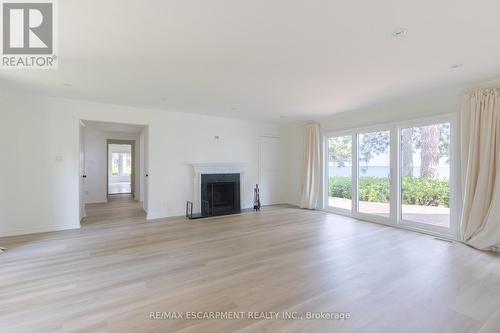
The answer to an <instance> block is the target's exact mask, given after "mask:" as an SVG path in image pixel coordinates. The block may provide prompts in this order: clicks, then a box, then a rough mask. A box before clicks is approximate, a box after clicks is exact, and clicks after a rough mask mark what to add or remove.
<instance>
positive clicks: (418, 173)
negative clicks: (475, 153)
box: [399, 122, 452, 233]
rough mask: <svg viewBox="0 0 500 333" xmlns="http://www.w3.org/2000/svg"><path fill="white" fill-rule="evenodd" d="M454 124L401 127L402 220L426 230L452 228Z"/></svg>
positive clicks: (447, 230)
mask: <svg viewBox="0 0 500 333" xmlns="http://www.w3.org/2000/svg"><path fill="white" fill-rule="evenodd" d="M451 151H452V149H451V123H450V122H439V123H430V124H425V125H421V126H411V127H402V128H401V129H400V172H399V179H400V184H401V196H400V220H401V223H402V224H405V225H410V226H415V227H418V228H422V229H427V230H432V231H440V232H445V233H447V232H449V230H450V227H451V218H450V216H451V214H450V193H451V182H450V180H451V174H452V172H451V171H452V170H451V166H452V163H451V161H452V159H451V157H452V156H451Z"/></svg>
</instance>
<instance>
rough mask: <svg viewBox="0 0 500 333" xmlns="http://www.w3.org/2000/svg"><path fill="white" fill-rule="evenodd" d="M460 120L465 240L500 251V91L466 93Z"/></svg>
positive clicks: (473, 244)
mask: <svg viewBox="0 0 500 333" xmlns="http://www.w3.org/2000/svg"><path fill="white" fill-rule="evenodd" d="M460 118H461V119H460V121H461V149H462V151H461V159H462V161H461V162H462V166H461V167H462V192H463V193H462V195H463V211H462V224H461V234H462V240H463V241H464V242H465V243H467V244H469V245H471V246H473V247H475V248H478V249H481V250H489V251H496V252H500V90H499V89H483V90H477V91H473V92H470V93H467V94H465V95H464V96H463V98H462V105H461V117H460Z"/></svg>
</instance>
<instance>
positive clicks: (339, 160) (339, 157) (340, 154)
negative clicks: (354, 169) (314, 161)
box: [328, 136, 352, 168]
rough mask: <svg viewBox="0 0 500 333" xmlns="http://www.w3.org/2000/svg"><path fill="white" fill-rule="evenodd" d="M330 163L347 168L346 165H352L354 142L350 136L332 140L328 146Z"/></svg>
mask: <svg viewBox="0 0 500 333" xmlns="http://www.w3.org/2000/svg"><path fill="white" fill-rule="evenodd" d="M328 152H329V156H330V161H331V162H333V166H336V167H340V168H342V167H345V165H346V163H351V154H352V140H351V137H349V136H341V137H336V138H331V139H330V140H329V144H328Z"/></svg>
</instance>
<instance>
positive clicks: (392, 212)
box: [352, 124, 397, 226]
mask: <svg viewBox="0 0 500 333" xmlns="http://www.w3.org/2000/svg"><path fill="white" fill-rule="evenodd" d="M395 131H396V127H395V126H394V124H382V125H377V126H369V127H362V128H358V129H356V130H355V131H354V138H353V140H354V141H353V146H355V148H356V150H355V154H354V155H353V160H354V159H355V161H353V165H354V166H355V169H356V170H355V174H354V173H353V179H354V182H353V183H354V184H353V185H354V186H355V189H353V190H355V192H353V197H355V199H353V201H354V205H353V206H354V209H353V211H352V216H353V217H355V218H357V219H359V220H363V221H371V222H376V223H380V224H385V225H392V226H395V225H397V223H396V220H395V216H396V204H397V200H396V193H397V192H396V191H397V188H396V178H397V177H396V175H395V172H394V170H395V168H396V163H397V155H396V150H397V148H396V144H397V142H395V140H394V137H395V135H396V132H395ZM372 132H389V159H390V163H389V164H390V166H389V187H390V200H389V217H384V216H380V215H376V214H369V213H363V212H360V211H359V188H358V184H359V148H358V147H359V135H360V134H364V133H372ZM354 142H355V143H354ZM353 171H354V170H353Z"/></svg>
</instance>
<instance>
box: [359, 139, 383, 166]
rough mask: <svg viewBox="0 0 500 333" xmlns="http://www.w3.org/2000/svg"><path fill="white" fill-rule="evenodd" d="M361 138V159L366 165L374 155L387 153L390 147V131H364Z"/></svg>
mask: <svg viewBox="0 0 500 333" xmlns="http://www.w3.org/2000/svg"><path fill="white" fill-rule="evenodd" d="M359 138H360V140H359V141H360V142H359V160H360V161H363V162H365V164H366V166H368V163H369V162H370V160H371V159H372V158H373V157H374V156H376V155H380V154H383V153H386V152H387V149H388V148H389V140H390V136H389V132H388V131H382V132H371V133H363V134H362V135H360V136H359Z"/></svg>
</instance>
